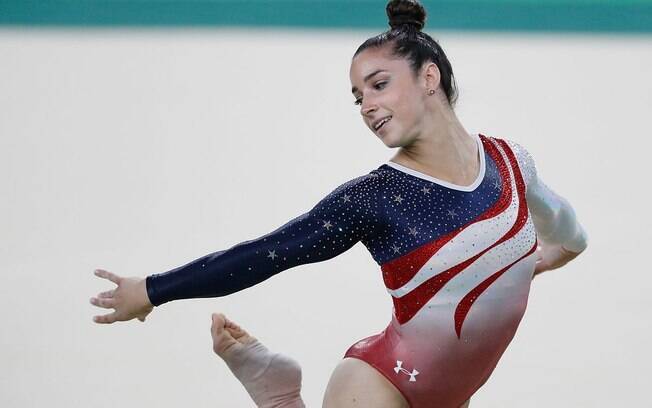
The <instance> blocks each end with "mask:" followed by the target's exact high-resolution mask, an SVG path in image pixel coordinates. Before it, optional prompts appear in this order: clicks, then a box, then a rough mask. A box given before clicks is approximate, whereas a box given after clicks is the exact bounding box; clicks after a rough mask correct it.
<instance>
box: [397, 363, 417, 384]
mask: <svg viewBox="0 0 652 408" xmlns="http://www.w3.org/2000/svg"><path fill="white" fill-rule="evenodd" d="M402 365H403V362H402V361H398V360H396V367H394V371H395V372H396V374H398V373H399V372H403V373H404V374H406V375H409V376H410V381H411V382H415V381H416V380H417V379H416V378H415V377H416V376H417V374H419V372H418V371H417V370H412V372H411V373H410V372H409V371H408V370H406V369H405V368H403V367H402Z"/></svg>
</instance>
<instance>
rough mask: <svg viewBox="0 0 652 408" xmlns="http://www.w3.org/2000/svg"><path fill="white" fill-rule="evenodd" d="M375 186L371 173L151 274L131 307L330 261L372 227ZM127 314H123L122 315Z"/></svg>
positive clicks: (212, 293) (211, 292)
mask: <svg viewBox="0 0 652 408" xmlns="http://www.w3.org/2000/svg"><path fill="white" fill-rule="evenodd" d="M377 183H378V180H377V177H375V176H372V175H371V173H370V174H367V175H364V176H361V177H358V178H355V179H353V180H351V181H348V182H346V183H344V184H342V185H340V186H339V187H338V188H336V189H335V190H333V191H332V192H331V193H330V194H328V195H327V196H326V197H325V198H323V199H322V200H321V201H319V203H317V205H315V206H314V207H313V208H312V209H311V210H310V211H308V212H306V213H304V214H302V215H300V216H298V217H296V218H294V219H292V220H290V221H289V222H287V223H286V224H284V225H282V226H281V227H279V228H277V229H276V230H274V231H272V232H270V233H268V234H266V235H263V236H261V237H259V238H256V239H253V240H249V241H245V242H241V243H239V244H237V245H235V246H233V247H231V248H229V249H226V250H222V251H218V252H214V253H212V254H208V255H205V256H203V257H201V258H199V259H196V260H194V261H192V262H189V263H187V264H185V265H183V266H180V267H177V268H175V269H172V270H170V271H167V272H164V273H160V274H153V275H150V276H148V277H147V278H146V279H145V280H144V284H145V285H144V287H145V289H146V293H145V294H146V296H144V297H146V298H147V301H146V302H145V299H144V297H143V294H142V293H139V292H137V291H133V292H132V293H133V294H134V296H138V297H139V298H138V299H135V300H134V302H133V303H134V305H142V304H150V305H153V306H159V305H161V304H163V303H166V302H169V301H172V300H178V299H190V298H206V297H218V296H225V295H228V294H231V293H234V292H237V291H240V290H243V289H245V288H248V287H251V286H253V285H256V284H257V283H260V282H262V281H264V280H266V279H269V278H270V277H272V276H273V275H275V274H277V273H279V272H281V271H284V270H286V269H289V268H292V267H295V266H297V265H302V264H308V263H314V262H321V261H324V260H327V259H330V258H333V257H335V256H337V255H339V254H341V253H343V252H345V251H347V250H348V249H350V248H351V247H353V245H355V244H356V243H357V242H358V241H360V240H361V239H362V238H363V237H364V236H365V235H367V234H369V233H371V232H372V231H373V230H374V229H375V228H376V222H375V219H376V215H377V214H376V213H375V206H374V205H373V203H372V200H373V198H372V197H373V196H374V194H373V191H372V190H374V189H375V188H376V186H377V185H378V184H377ZM119 290H120V289H119V288H118V289H117V291H119ZM116 293H117V292H116ZM113 304H114V306H118V307H120V304H117V305H116V304H115V303H113ZM116 311H117V309H116ZM131 315H132V314H131V313H129V312H128V311H123V312H122V315H121V317H129V316H131ZM134 317H136V316H132V317H130V318H134ZM120 320H123V319H120ZM124 320H128V319H124Z"/></svg>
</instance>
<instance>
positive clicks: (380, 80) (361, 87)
mask: <svg viewBox="0 0 652 408" xmlns="http://www.w3.org/2000/svg"><path fill="white" fill-rule="evenodd" d="M387 49H388V47H381V48H367V49H366V50H364V51H362V52H361V53H360V54H358V55H357V56H355V58H353V61H352V62H351V69H350V72H349V75H350V78H351V85H352V92H353V96H354V98H355V101H356V104H359V105H360V114H361V115H362V120H363V121H364V123H365V124H366V125H367V127H369V129H371V131H372V132H373V133H374V134H375V135H376V136H378V137H379V138H380V139H381V140H382V141H383V143H385V145H386V146H388V147H400V146H406V145H408V144H410V143H412V142H413V141H414V139H416V137H417V136H418V135H419V134H421V131H422V129H423V125H424V123H423V119H424V117H425V115H426V105H425V96H426V94H427V91H428V89H427V87H426V81H425V79H423V80H422V79H421V78H420V77H419V78H418V79H417V80H415V79H414V76H413V74H412V71H411V68H410V65H409V62H408V61H407V60H405V59H402V58H396V57H393V56H392V55H391V54H390V53H389V52H388V51H387ZM385 118H391V119H390V120H389V121H386V120H385V123H384V124H382V121H383V120H384V119H385ZM379 124H382V126H381V127H380V128H378V125H379Z"/></svg>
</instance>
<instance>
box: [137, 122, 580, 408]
mask: <svg viewBox="0 0 652 408" xmlns="http://www.w3.org/2000/svg"><path fill="white" fill-rule="evenodd" d="M474 137H475V139H476V141H477V144H478V152H479V160H480V172H479V174H478V177H477V179H476V180H475V182H474V183H473V184H471V185H470V186H458V185H454V184H451V183H447V182H445V181H443V180H438V179H435V178H433V177H430V176H428V175H426V174H423V173H420V172H418V171H415V170H412V169H410V168H407V167H404V166H401V165H399V164H398V163H394V162H391V161H390V162H388V163H386V164H383V165H381V166H380V167H378V168H377V169H375V170H372V171H371V172H369V173H368V174H366V175H363V176H360V177H357V178H355V179H352V180H350V181H348V182H346V183H344V184H342V185H340V186H339V187H337V188H336V189H335V190H334V191H332V192H331V193H330V194H328V195H327V196H326V197H325V198H323V199H322V200H321V201H319V202H318V203H317V205H315V206H314V207H313V208H312V209H311V210H310V211H308V212H306V213H304V214H302V215H300V216H298V217H296V218H294V219H292V220H290V221H289V222H287V223H286V224H284V225H282V226H281V227H279V228H277V229H276V230H274V231H272V232H270V233H268V234H266V235H263V236H261V237H259V238H256V239H253V240H250V241H245V242H242V243H240V244H237V245H235V246H233V247H231V248H229V249H227V250H223V251H218V252H215V253H213V254H209V255H206V256H204V257H202V258H199V259H197V260H195V261H192V262H190V263H188V264H186V265H183V266H180V267H178V268H175V269H173V270H171V271H168V272H165V273H162V274H154V275H150V276H148V277H147V279H146V284H147V293H148V295H149V298H150V301H151V302H152V304H154V305H155V306H159V305H161V304H163V303H165V302H168V301H171V300H175V299H187V298H200V297H216V296H225V295H228V294H230V293H233V292H236V291H239V290H242V289H245V288H247V287H250V286H252V285H255V284H257V283H259V282H261V281H264V280H266V279H268V278H270V277H271V276H273V275H275V274H277V273H279V272H281V271H283V270H286V269H289V268H292V267H294V266H297V265H301V264H308V263H314V262H320V261H324V260H327V259H330V258H333V257H335V256H337V255H339V254H341V253H343V252H345V251H347V250H348V249H350V248H351V247H352V246H353V245H355V244H356V243H357V242H358V241H360V242H362V243H363V244H364V245H365V247H366V248H367V250H368V251H369V253H370V254H371V256H372V258H373V259H374V261H376V263H377V264H378V265H379V266H380V268H381V271H382V276H383V280H384V283H385V286H386V288H387V290H388V292H389V294H390V295H391V297H392V300H393V306H394V307H393V313H392V320H391V322H390V324H389V325H388V326H387V328H386V329H385V330H383V332H381V333H380V334H377V335H375V336H371V337H368V338H365V339H363V340H360V341H358V342H357V343H355V344H354V345H353V346H351V347H350V348H349V350H348V351H347V352H346V353H345V357H352V358H358V359H361V360H363V361H365V362H367V363H368V364H370V365H371V366H373V367H374V368H376V369H377V370H378V371H379V372H380V373H381V374H382V375H384V376H385V377H386V378H387V379H388V380H389V381H390V382H391V383H392V384H394V385H395V386H396V388H397V389H398V390H399V391H400V392H401V393H402V394H403V396H404V397H405V398H406V400H407V401H408V403H409V404H410V407H412V408H426V407H433V406H437V407H453V408H454V407H458V406H460V405H461V404H462V403H464V402H465V401H466V400H467V399H468V398H469V397H470V396H471V395H472V394H473V393H474V392H475V391H476V390H477V389H478V388H479V387H480V386H481V385H482V384H483V383H484V382H485V381H486V380H487V378H488V377H489V375H490V374H491V372H492V371H493V369H494V367H495V366H496V364H497V362H498V360H499V359H500V357H501V355H502V354H503V352H504V351H505V349H506V347H507V345H508V344H509V342H510V341H511V339H512V338H513V336H514V334H515V332H516V329H517V327H518V325H519V322H520V320H521V318H522V316H523V314H524V312H525V307H526V304H527V298H528V293H529V289H530V282H531V280H532V276H533V272H534V266H535V262H536V259H535V258H536V255H535V250H536V248H537V233H536V232H535V224H536V226H537V230H538V229H539V228H541V229H542V230H544V231H545V233H544V234H543V235H544V236H541V234H540V236H539V239H544V238H545V240H547V241H550V242H555V243H560V244H563V245H564V246H565V247H566V248H567V249H569V250H575V251H578V252H581V250H583V249H584V247H585V246H586V237H585V233H584V230H583V229H582V228H581V227H580V226H579V224H578V223H577V222H576V221H575V219H574V213H573V211H572V208H571V207H570V205H568V203H567V202H566V201H565V200H563V199H562V198H561V197H559V196H557V195H555V194H554V193H553V192H552V191H550V190H549V189H548V188H547V187H546V186H545V184H543V183H541V182H540V180H538V178H537V175H536V170H535V167H534V162H533V161H532V158H531V157H530V155H529V154H528V153H527V152H526V151H525V149H523V148H522V147H521V146H519V145H518V144H516V143H513V142H508V141H505V140H501V139H496V138H489V137H486V136H484V135H481V134H477V135H474ZM526 196H527V197H526ZM530 199H531V201H532V202H533V203H534V204H535V205H533V207H536V212H537V213H538V216H537V217H534V218H533V217H532V216H531V213H530V210H533V211H534V208H530V209H529V208H528V201H529V200H530ZM569 224H570V225H569Z"/></svg>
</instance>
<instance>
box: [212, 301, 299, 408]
mask: <svg viewBox="0 0 652 408" xmlns="http://www.w3.org/2000/svg"><path fill="white" fill-rule="evenodd" d="M212 318H213V324H212V326H211V335H212V336H213V351H214V352H215V353H216V354H217V355H218V356H220V357H221V358H222V359H223V360H224V362H225V363H226V365H227V366H229V369H230V370H231V372H232V373H233V375H235V377H236V378H237V379H238V380H239V381H240V382H241V383H242V385H243V386H244V387H245V389H246V390H247V392H248V393H249V395H250V396H251V398H252V399H253V400H254V402H255V403H256V405H257V406H258V407H260V408H304V407H305V405H304V403H303V401H302V400H301V395H300V394H301V367H300V366H299V364H298V363H297V362H296V361H295V360H293V359H291V358H290V357H287V356H285V355H283V354H279V353H272V352H270V351H269V350H268V349H267V347H265V346H264V345H263V344H262V343H261V342H259V341H258V340H257V339H256V338H255V337H253V336H250V335H249V333H247V332H246V331H245V330H244V329H242V328H241V327H240V326H238V325H237V324H235V323H234V322H232V321H230V320H229V319H227V318H226V316H224V315H223V314H221V313H213V316H212Z"/></svg>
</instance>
